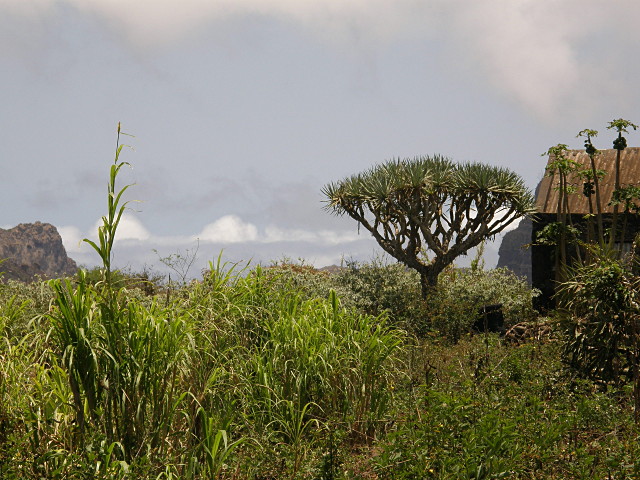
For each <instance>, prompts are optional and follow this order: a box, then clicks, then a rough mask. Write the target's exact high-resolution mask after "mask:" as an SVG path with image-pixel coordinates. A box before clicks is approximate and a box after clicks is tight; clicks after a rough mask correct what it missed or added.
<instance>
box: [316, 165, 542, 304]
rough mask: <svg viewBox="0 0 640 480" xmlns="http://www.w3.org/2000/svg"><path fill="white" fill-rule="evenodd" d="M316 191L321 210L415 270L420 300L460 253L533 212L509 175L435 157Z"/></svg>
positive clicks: (527, 196) (520, 187)
mask: <svg viewBox="0 0 640 480" xmlns="http://www.w3.org/2000/svg"><path fill="white" fill-rule="evenodd" d="M323 193H324V195H326V197H327V205H326V208H327V209H328V210H330V211H332V212H333V213H335V214H337V215H344V214H347V215H349V216H350V217H351V218H353V219H354V220H356V221H357V222H358V223H360V225H362V226H363V227H364V228H366V229H367V230H368V231H369V232H370V233H371V235H373V237H374V238H375V239H376V241H377V242H378V244H379V245H380V246H381V247H382V248H383V249H384V251H386V252H387V253H388V254H389V255H391V256H393V257H394V258H396V259H397V260H398V261H400V262H402V263H404V264H405V265H407V266H408V267H410V268H413V269H415V270H417V271H418V272H419V273H420V278H421V285H422V296H423V298H426V296H427V293H428V291H429V288H431V287H433V286H435V285H436V284H437V281H438V274H439V273H440V272H441V271H442V270H444V268H445V267H447V266H448V265H450V264H451V263H452V262H453V261H454V260H455V259H456V258H457V257H458V256H459V255H463V254H465V253H467V251H468V250H469V249H471V248H473V247H475V246H477V245H479V244H480V243H481V242H482V241H483V240H485V239H487V238H489V237H492V236H494V235H496V234H497V233H499V232H501V231H502V230H504V229H505V228H506V227H507V226H508V225H509V224H511V223H512V222H513V221H514V220H516V219H518V218H521V217H523V216H527V215H530V214H532V213H533V212H534V209H535V207H534V199H533V196H532V195H531V192H530V191H529V190H528V189H527V188H526V186H525V184H524V182H523V180H522V179H521V178H520V177H519V176H518V175H517V174H515V173H514V172H511V171H510V170H508V169H505V168H500V167H493V166H489V165H484V164H481V163H462V164H458V163H454V162H453V161H452V160H450V159H448V158H445V157H442V156H439V155H436V156H433V157H428V156H426V157H416V158H414V159H394V160H390V161H388V162H385V163H382V164H380V165H377V166H375V167H373V168H371V169H369V170H367V171H365V172H363V173H360V174H357V175H353V176H351V177H348V178H346V179H344V180H342V181H340V182H335V183H330V184H328V185H326V186H325V187H324V189H323ZM427 251H430V252H431V253H432V255H433V257H432V258H431V259H429V258H427V256H426V253H427Z"/></svg>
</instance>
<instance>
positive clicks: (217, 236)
mask: <svg viewBox="0 0 640 480" xmlns="http://www.w3.org/2000/svg"><path fill="white" fill-rule="evenodd" d="M196 238H198V239H199V240H200V241H203V242H211V243H242V242H254V241H256V240H257V239H258V229H257V227H256V226H255V225H253V224H251V223H247V222H245V221H243V220H242V219H241V218H240V217H238V216H237V215H225V216H224V217H221V218H219V219H218V220H216V221H215V222H213V223H210V224H209V225H206V226H205V227H204V228H203V229H202V232H200V233H199V234H198V235H196Z"/></svg>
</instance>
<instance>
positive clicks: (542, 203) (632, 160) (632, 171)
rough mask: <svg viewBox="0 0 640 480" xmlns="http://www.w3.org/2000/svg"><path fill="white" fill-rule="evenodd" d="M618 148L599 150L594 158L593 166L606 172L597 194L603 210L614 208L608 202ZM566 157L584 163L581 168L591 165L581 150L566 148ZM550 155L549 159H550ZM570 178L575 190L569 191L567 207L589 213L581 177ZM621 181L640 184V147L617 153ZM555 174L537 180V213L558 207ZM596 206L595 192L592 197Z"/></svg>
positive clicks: (550, 211) (611, 210) (574, 210)
mask: <svg viewBox="0 0 640 480" xmlns="http://www.w3.org/2000/svg"><path fill="white" fill-rule="evenodd" d="M616 154H617V150H613V149H611V150H600V153H599V155H597V156H596V158H595V163H596V168H597V169H598V170H604V171H605V172H607V173H606V175H605V176H604V178H603V179H601V180H600V196H601V199H602V211H603V212H605V213H611V212H613V207H611V206H609V205H608V204H609V201H610V200H611V194H612V193H613V190H614V182H615V164H616ZM567 157H569V158H570V159H572V160H575V161H576V162H578V163H580V164H581V165H583V167H580V170H586V169H588V168H591V162H590V161H589V155H587V153H586V152H585V151H584V150H569V151H568V152H567ZM553 160H554V159H553V157H552V158H549V162H551V161H553ZM569 182H570V183H571V184H572V185H575V186H576V192H575V193H573V194H570V195H569V211H570V212H571V213H579V214H587V213H589V201H588V199H587V197H585V196H584V195H583V194H582V184H583V181H582V180H581V179H580V178H578V177H577V176H573V177H570V178H569ZM620 185H621V186H622V187H624V186H627V185H640V148H638V147H633V148H631V147H629V148H626V149H625V150H623V151H622V155H621V157H620ZM557 186H558V178H557V175H556V176H551V177H549V176H545V177H544V178H543V179H542V181H541V182H540V187H539V189H538V194H537V197H536V207H537V209H538V212H539V213H556V211H557V208H558V195H559V192H558V189H557ZM591 198H592V201H593V202H594V209H595V195H593V196H592V197H591Z"/></svg>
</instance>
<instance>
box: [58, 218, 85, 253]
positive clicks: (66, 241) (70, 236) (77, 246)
mask: <svg viewBox="0 0 640 480" xmlns="http://www.w3.org/2000/svg"><path fill="white" fill-rule="evenodd" d="M57 228H58V233H59V234H60V236H61V237H62V244H63V245H64V248H65V250H66V251H67V253H68V254H70V255H71V256H73V254H75V253H77V252H80V251H82V250H83V249H82V239H83V238H85V235H83V233H82V232H81V231H80V229H79V228H78V227H74V226H73V225H66V226H63V227H57Z"/></svg>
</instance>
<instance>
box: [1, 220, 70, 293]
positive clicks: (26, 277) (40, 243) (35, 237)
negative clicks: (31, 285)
mask: <svg viewBox="0 0 640 480" xmlns="http://www.w3.org/2000/svg"><path fill="white" fill-rule="evenodd" d="M0 259H6V260H5V261H4V262H3V263H2V264H0V272H4V279H13V280H21V281H25V282H28V281H31V280H33V277H34V276H36V275H40V276H42V277H45V278H57V277H63V276H66V275H74V274H75V273H76V271H77V269H78V267H77V265H76V262H74V261H73V260H72V259H70V258H69V257H67V252H66V250H65V249H64V246H63V245H62V237H60V234H59V233H58V230H57V229H56V227H54V226H53V225H51V224H48V223H41V222H36V223H21V224H20V225H18V226H17V227H14V228H11V229H9V230H4V229H1V228H0Z"/></svg>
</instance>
